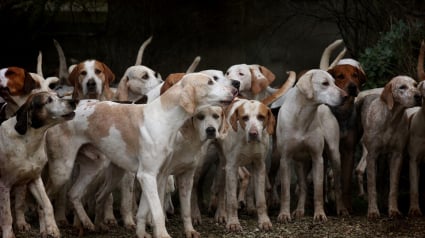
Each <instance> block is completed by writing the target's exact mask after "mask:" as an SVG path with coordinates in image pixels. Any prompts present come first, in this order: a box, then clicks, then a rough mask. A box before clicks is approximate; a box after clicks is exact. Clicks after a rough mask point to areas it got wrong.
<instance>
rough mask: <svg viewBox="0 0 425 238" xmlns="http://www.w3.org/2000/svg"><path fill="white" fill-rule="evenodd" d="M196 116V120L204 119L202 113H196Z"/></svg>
mask: <svg viewBox="0 0 425 238" xmlns="http://www.w3.org/2000/svg"><path fill="white" fill-rule="evenodd" d="M196 118H197V119H198V120H200V121H202V120H204V119H205V116H204V115H203V114H198V115H196Z"/></svg>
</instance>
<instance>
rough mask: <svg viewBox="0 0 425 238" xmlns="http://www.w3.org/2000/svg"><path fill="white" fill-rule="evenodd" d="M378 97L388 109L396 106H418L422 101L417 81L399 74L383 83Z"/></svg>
mask: <svg viewBox="0 0 425 238" xmlns="http://www.w3.org/2000/svg"><path fill="white" fill-rule="evenodd" d="M380 97H381V100H382V101H384V102H385V104H386V105H387V106H388V109H389V110H392V109H393V108H394V107H396V106H401V107H402V108H409V107H414V106H420V105H421V103H422V97H421V93H420V91H419V89H418V88H417V82H416V81H415V80H414V79H413V78H411V77H409V76H402V75H399V76H396V77H394V78H392V79H391V81H390V82H388V83H387V84H386V85H385V87H384V90H383V91H382V93H381V96H380Z"/></svg>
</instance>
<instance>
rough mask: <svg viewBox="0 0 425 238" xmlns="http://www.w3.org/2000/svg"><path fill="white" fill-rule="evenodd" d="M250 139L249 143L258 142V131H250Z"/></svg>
mask: <svg viewBox="0 0 425 238" xmlns="http://www.w3.org/2000/svg"><path fill="white" fill-rule="evenodd" d="M248 137H249V138H248V139H249V141H258V132H257V131H250V132H248Z"/></svg>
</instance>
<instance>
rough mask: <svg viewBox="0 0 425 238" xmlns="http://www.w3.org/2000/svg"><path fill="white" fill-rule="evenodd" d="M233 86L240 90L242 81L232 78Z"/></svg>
mask: <svg viewBox="0 0 425 238" xmlns="http://www.w3.org/2000/svg"><path fill="white" fill-rule="evenodd" d="M232 86H233V87H235V88H236V89H237V90H239V87H240V86H241V82H239V81H238V80H232Z"/></svg>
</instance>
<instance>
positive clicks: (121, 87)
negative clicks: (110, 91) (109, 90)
mask: <svg viewBox="0 0 425 238" xmlns="http://www.w3.org/2000/svg"><path fill="white" fill-rule="evenodd" d="M127 83H128V76H127V74H125V75H124V76H123V77H122V78H121V80H120V82H119V84H118V87H117V91H116V92H115V99H117V100H118V101H125V100H128V85H127Z"/></svg>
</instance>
